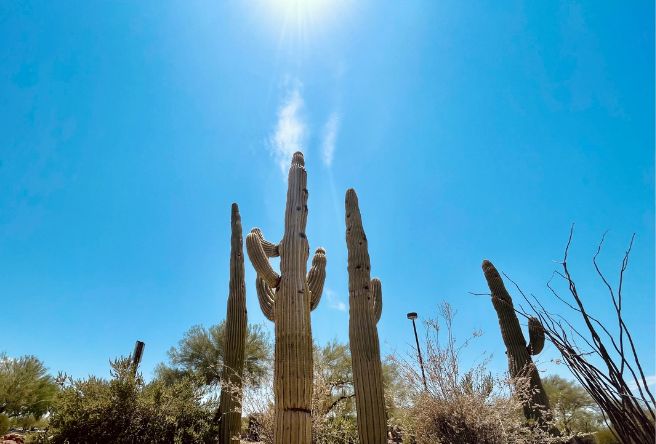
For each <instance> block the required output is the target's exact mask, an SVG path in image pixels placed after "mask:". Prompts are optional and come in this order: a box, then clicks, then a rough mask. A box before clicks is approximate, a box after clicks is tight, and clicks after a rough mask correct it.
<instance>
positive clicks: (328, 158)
mask: <svg viewBox="0 0 656 444" xmlns="http://www.w3.org/2000/svg"><path fill="white" fill-rule="evenodd" d="M338 131H339V114H338V113H337V112H335V111H333V112H332V113H331V114H330V117H329V118H328V121H327V122H326V124H325V125H324V127H323V141H322V143H321V151H322V154H323V163H324V165H326V166H327V167H329V166H331V165H332V164H333V156H334V155H335V142H336V141H337V132H338Z"/></svg>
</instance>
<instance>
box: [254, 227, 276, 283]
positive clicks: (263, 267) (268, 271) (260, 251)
mask: <svg viewBox="0 0 656 444" xmlns="http://www.w3.org/2000/svg"><path fill="white" fill-rule="evenodd" d="M258 231H259V230H258ZM246 251H248V257H249V258H250V260H251V263H252V264H253V268H255V271H256V272H257V275H258V276H260V277H261V278H262V279H264V281H265V282H266V283H267V284H268V285H269V287H272V288H276V287H277V286H278V284H279V283H280V275H279V274H278V273H276V272H275V271H274V269H273V268H272V267H271V264H270V263H269V259H268V258H267V255H266V253H265V252H264V248H263V247H262V240H261V238H260V235H258V233H257V232H253V231H251V232H250V233H249V234H248V236H246Z"/></svg>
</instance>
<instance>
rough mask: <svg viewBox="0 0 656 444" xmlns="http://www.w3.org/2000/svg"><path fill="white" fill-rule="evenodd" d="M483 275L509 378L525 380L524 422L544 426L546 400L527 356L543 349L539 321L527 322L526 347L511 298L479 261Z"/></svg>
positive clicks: (488, 267) (489, 267) (489, 265)
mask: <svg viewBox="0 0 656 444" xmlns="http://www.w3.org/2000/svg"><path fill="white" fill-rule="evenodd" d="M483 273H484V274H485V279H486V280H487V285H488V287H490V291H491V292H492V305H493V306H494V309H495V310H496V312H497V316H498V318H499V327H500V328H501V336H502V337H503V342H504V344H505V345H506V354H507V355H508V368H509V372H510V377H511V378H512V379H514V380H517V379H518V378H526V379H527V381H528V384H529V387H528V393H527V394H526V396H523V397H522V404H523V410H524V416H525V417H526V419H528V420H532V421H536V422H537V423H538V424H540V425H544V424H545V423H546V422H547V420H548V419H550V417H551V415H550V413H549V398H548V397H547V393H546V392H545V391H544V387H543V386H542V381H541V379H540V373H539V372H538V370H537V368H536V366H535V364H534V363H533V360H532V359H531V355H536V354H538V353H540V352H541V351H542V349H543V348H544V328H543V327H542V324H541V323H540V321H539V320H537V319H536V318H529V320H528V332H529V343H528V345H527V344H526V339H524V334H523V333H522V328H521V326H520V325H519V319H517V314H516V313H515V308H514V306H513V301H512V298H511V297H510V294H509V293H508V291H507V290H506V287H505V286H504V284H503V280H502V279H501V276H500V275H499V272H498V271H497V269H496V268H495V267H494V265H492V262H490V261H488V260H484V261H483Z"/></svg>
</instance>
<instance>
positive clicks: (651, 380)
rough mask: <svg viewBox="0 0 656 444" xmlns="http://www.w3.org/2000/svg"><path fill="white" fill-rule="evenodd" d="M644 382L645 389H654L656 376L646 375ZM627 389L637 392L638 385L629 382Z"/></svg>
mask: <svg viewBox="0 0 656 444" xmlns="http://www.w3.org/2000/svg"><path fill="white" fill-rule="evenodd" d="M645 380H646V381H647V387H650V388H654V387H656V375H648V376H645ZM627 385H628V386H629V388H630V389H631V390H637V389H638V384H636V383H635V381H629V382H628V383H627Z"/></svg>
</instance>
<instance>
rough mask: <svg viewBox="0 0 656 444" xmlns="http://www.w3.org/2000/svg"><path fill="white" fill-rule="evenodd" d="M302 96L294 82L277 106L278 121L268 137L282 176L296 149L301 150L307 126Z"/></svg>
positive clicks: (284, 174)
mask: <svg viewBox="0 0 656 444" xmlns="http://www.w3.org/2000/svg"><path fill="white" fill-rule="evenodd" d="M302 111H303V97H302V96H301V90H300V85H299V84H298V83H297V84H295V85H294V86H293V87H292V88H291V89H290V90H289V91H288V92H287V95H286V96H285V98H284V100H283V102H282V103H281V104H280V107H279V108H278V121H277V122H276V127H275V130H274V133H273V134H272V135H271V137H270V138H269V146H270V149H271V152H272V154H273V157H274V158H275V160H276V162H277V163H278V166H280V171H281V172H282V174H283V176H286V173H287V169H288V168H289V161H290V159H291V157H292V154H294V153H295V152H296V151H302V148H303V144H304V142H305V138H306V135H307V127H306V124H305V121H304V120H303V116H302Z"/></svg>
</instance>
